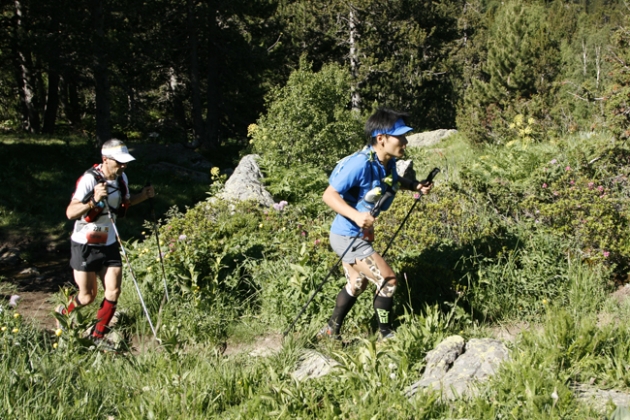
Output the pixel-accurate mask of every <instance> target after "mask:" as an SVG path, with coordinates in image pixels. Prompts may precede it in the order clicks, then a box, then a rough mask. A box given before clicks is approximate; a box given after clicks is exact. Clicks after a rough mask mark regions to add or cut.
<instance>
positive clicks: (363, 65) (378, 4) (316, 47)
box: [278, 0, 463, 129]
mask: <svg viewBox="0 0 630 420" xmlns="http://www.w3.org/2000/svg"><path fill="white" fill-rule="evenodd" d="M462 5H463V2H460V1H455V2H453V1H425V0H396V1H383V0H353V1H347V0H342V1H334V2H327V3H326V4H322V3H321V2H311V1H308V0H300V1H289V0H284V1H281V2H280V6H279V13H278V19H279V20H280V21H281V22H282V24H283V25H284V26H285V28H286V38H287V40H286V41H285V42H284V45H283V48H284V49H285V50H286V51H289V52H290V54H289V56H290V57H294V59H295V60H296V61H297V58H296V57H297V54H301V53H307V54H308V58H309V59H310V60H312V61H313V62H314V68H315V69H318V68H319V67H320V66H321V65H323V64H324V63H327V62H331V61H332V62H335V63H337V64H340V65H344V66H347V67H348V68H349V69H350V73H351V76H352V79H351V90H352V94H353V96H352V106H353V108H354V109H357V110H361V111H368V112H369V111H370V110H371V109H372V107H373V104H375V103H377V104H381V105H388V106H390V107H393V108H398V109H404V110H407V111H409V112H410V113H411V115H412V118H411V122H412V123H413V124H414V127H416V128H417V129H423V128H435V127H451V126H453V125H454V119H455V118H454V115H455V103H456V96H455V91H454V87H453V86H454V83H453V78H454V77H455V73H454V70H455V67H454V65H453V63H452V61H451V60H450V58H449V54H450V51H451V48H452V46H453V45H454V43H455V42H456V41H457V40H458V39H459V36H460V35H459V32H458V30H457V16H458V14H459V13H460V11H461V9H462Z"/></svg>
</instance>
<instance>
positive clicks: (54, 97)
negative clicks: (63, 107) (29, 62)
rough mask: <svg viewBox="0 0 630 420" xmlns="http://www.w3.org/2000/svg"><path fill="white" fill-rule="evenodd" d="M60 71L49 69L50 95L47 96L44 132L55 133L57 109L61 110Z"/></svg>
mask: <svg viewBox="0 0 630 420" xmlns="http://www.w3.org/2000/svg"><path fill="white" fill-rule="evenodd" d="M59 79H60V77H59V72H58V71H57V70H49V71H48V95H47V98H46V111H45V112H44V126H43V127H42V133H44V134H54V133H55V124H56V122H57V111H58V110H59Z"/></svg>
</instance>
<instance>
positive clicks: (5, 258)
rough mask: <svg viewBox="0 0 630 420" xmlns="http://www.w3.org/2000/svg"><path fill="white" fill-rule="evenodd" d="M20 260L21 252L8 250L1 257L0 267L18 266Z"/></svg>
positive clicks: (12, 249) (14, 249) (13, 249)
mask: <svg viewBox="0 0 630 420" xmlns="http://www.w3.org/2000/svg"><path fill="white" fill-rule="evenodd" d="M20 260H21V258H20V250H19V249H17V248H8V249H6V250H5V251H4V252H3V253H2V255H0V265H18V264H19V263H20Z"/></svg>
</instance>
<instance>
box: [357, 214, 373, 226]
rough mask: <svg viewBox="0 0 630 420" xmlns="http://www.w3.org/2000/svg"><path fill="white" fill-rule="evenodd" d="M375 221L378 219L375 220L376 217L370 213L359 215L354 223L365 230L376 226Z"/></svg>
mask: <svg viewBox="0 0 630 420" xmlns="http://www.w3.org/2000/svg"><path fill="white" fill-rule="evenodd" d="M374 220H376V219H374V216H372V215H371V214H370V213H358V215H357V216H356V217H355V218H354V220H353V221H354V223H356V225H357V226H359V227H360V228H361V229H365V228H369V227H370V226H372V225H374Z"/></svg>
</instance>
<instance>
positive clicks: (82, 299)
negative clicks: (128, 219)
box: [56, 139, 155, 345]
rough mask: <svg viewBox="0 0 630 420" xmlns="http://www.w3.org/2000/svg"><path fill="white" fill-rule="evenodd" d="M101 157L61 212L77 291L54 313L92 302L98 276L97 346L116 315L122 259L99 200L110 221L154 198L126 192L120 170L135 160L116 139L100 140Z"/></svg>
mask: <svg viewBox="0 0 630 420" xmlns="http://www.w3.org/2000/svg"><path fill="white" fill-rule="evenodd" d="M101 155H102V163H100V164H96V165H94V166H93V167H92V168H90V169H88V170H87V171H86V172H85V173H84V174H83V176H82V177H81V178H80V179H79V180H78V181H77V185H76V189H75V191H74V194H73V195H72V200H71V201H70V204H69V205H68V208H67V209H66V216H67V217H68V219H70V220H76V221H75V223H74V230H73V232H72V236H71V238H70V242H71V257H70V266H71V267H72V269H73V270H74V280H75V282H76V284H77V286H78V288H79V291H78V293H77V294H76V295H74V296H73V297H72V298H71V300H70V302H69V303H68V305H67V306H66V305H60V306H59V307H57V309H56V311H57V312H58V313H60V314H62V315H67V314H69V313H70V312H72V311H73V310H74V309H76V308H79V307H82V306H85V305H88V304H90V303H92V302H93V301H94V299H96V295H97V293H98V283H97V275H98V277H100V279H101V282H102V284H103V288H104V289H105V298H104V299H103V302H102V303H101V307H100V309H99V310H98V312H97V314H96V325H95V326H94V329H93V331H92V336H91V338H92V340H93V341H94V342H95V343H96V344H97V345H101V344H103V342H104V337H105V335H106V334H107V333H108V331H109V327H108V325H109V323H110V321H111V319H112V317H113V316H114V313H115V311H116V303H117V301H118V297H119V296H120V287H121V283H122V260H121V256H120V252H119V250H118V244H117V243H116V234H115V232H114V229H113V226H112V221H111V220H110V218H109V215H108V213H107V211H106V209H105V204H104V202H105V200H107V203H108V204H109V208H110V209H111V211H112V216H113V218H114V219H115V218H116V217H123V216H124V214H125V212H126V210H127V208H128V207H129V206H132V205H134V204H138V203H140V202H142V201H144V200H146V199H147V198H151V197H153V196H154V195H155V192H154V190H153V187H152V186H146V187H144V188H143V189H142V191H140V193H138V194H134V195H131V194H130V193H129V188H128V185H129V181H128V180H127V175H126V174H125V173H124V171H125V168H127V164H128V163H129V162H131V161H132V160H135V158H134V157H133V156H131V155H130V154H129V150H128V149H127V146H125V144H124V143H123V142H122V141H120V140H116V139H112V140H108V141H106V142H105V143H104V144H103V147H102V149H101Z"/></svg>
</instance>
